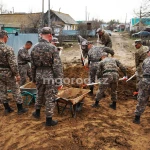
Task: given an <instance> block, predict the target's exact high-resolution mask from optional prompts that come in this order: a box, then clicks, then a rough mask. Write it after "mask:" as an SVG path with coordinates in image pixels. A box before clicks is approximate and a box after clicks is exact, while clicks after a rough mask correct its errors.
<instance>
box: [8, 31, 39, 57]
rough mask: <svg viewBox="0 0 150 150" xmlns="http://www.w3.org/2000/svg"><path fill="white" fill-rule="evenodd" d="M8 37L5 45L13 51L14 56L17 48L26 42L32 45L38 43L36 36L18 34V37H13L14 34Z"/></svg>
mask: <svg viewBox="0 0 150 150" xmlns="http://www.w3.org/2000/svg"><path fill="white" fill-rule="evenodd" d="M8 36H9V39H8V42H7V45H9V46H11V47H12V48H13V49H14V52H15V55H16V56H17V54H18V50H19V48H20V47H22V46H24V45H25V43H26V42H27V41H31V42H32V43H33V45H34V44H36V43H37V42H38V34H18V36H15V34H8ZM31 49H32V48H31Z"/></svg>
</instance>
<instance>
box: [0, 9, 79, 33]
mask: <svg viewBox="0 0 150 150" xmlns="http://www.w3.org/2000/svg"><path fill="white" fill-rule="evenodd" d="M50 14H51V26H52V27H53V29H54V32H56V33H57V32H60V30H76V29H77V25H78V23H77V22H76V21H75V20H74V19H73V18H72V17H71V16H70V15H69V14H65V13H62V12H57V11H54V10H51V12H50ZM42 18H43V21H42ZM42 24H44V26H47V25H48V12H46V13H45V14H44V15H43V14H42V13H14V14H0V28H1V29H4V30H6V31H7V32H8V33H16V32H21V33H26V32H27V33H37V32H38V28H40V27H41V26H42Z"/></svg>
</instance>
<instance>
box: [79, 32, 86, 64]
mask: <svg viewBox="0 0 150 150" xmlns="http://www.w3.org/2000/svg"><path fill="white" fill-rule="evenodd" d="M87 42H88V41H87V40H86V39H84V38H83V37H82V36H80V35H79V36H78V43H79V44H80V45H79V46H80V51H81V62H82V65H83V66H84V65H85V64H84V63H85V59H87V56H88V47H87Z"/></svg>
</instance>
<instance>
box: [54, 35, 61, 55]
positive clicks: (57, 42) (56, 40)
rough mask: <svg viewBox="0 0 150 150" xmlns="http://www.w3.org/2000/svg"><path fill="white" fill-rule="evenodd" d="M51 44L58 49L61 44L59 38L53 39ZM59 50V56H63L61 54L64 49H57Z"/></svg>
mask: <svg viewBox="0 0 150 150" xmlns="http://www.w3.org/2000/svg"><path fill="white" fill-rule="evenodd" d="M51 43H52V44H53V45H55V46H56V47H57V44H59V41H58V38H56V37H53V38H52V41H51ZM57 50H58V52H59V56H61V52H62V50H63V47H57Z"/></svg>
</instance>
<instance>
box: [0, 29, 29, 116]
mask: <svg viewBox="0 0 150 150" xmlns="http://www.w3.org/2000/svg"><path fill="white" fill-rule="evenodd" d="M7 40H8V35H7V32H6V31H5V30H1V31H0V89H1V90H0V101H1V103H3V105H4V107H5V113H6V114H8V113H11V112H13V109H12V108H10V106H9V104H8V100H7V89H8V87H10V88H11V90H12V94H13V97H14V99H15V100H16V102H17V107H18V114H22V113H25V112H27V109H25V108H23V106H22V103H23V100H22V97H21V94H20V89H19V86H18V84H17V83H16V82H18V81H20V76H19V71H18V66H17V61H16V58H15V54H14V51H13V49H12V48H11V47H9V46H7V45H6V44H5V43H6V42H7ZM15 78H16V79H15Z"/></svg>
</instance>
